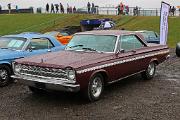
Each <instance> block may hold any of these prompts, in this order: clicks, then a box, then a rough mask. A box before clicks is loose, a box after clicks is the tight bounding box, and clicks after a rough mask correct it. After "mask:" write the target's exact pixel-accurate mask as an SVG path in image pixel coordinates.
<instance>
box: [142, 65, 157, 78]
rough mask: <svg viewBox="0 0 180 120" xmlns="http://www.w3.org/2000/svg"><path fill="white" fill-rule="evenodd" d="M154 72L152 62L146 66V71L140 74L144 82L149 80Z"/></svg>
mask: <svg viewBox="0 0 180 120" xmlns="http://www.w3.org/2000/svg"><path fill="white" fill-rule="evenodd" d="M155 72H156V64H155V63H154V62H151V63H150V64H149V65H148V67H147V69H146V71H144V72H142V73H141V74H142V77H143V78H144V79H145V80H150V79H152V78H153V77H154V75H155Z"/></svg>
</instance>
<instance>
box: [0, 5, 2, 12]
mask: <svg viewBox="0 0 180 120" xmlns="http://www.w3.org/2000/svg"><path fill="white" fill-rule="evenodd" d="M1 11H2V6H1V5H0V14H1Z"/></svg>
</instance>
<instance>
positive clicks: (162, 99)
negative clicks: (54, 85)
mask: <svg viewBox="0 0 180 120" xmlns="http://www.w3.org/2000/svg"><path fill="white" fill-rule="evenodd" d="M173 53H174V51H173V50H172V53H171V55H172V56H174V54H173ZM0 93H1V97H0V119H1V120H49V119H52V120H54V119H55V120H56V119H57V120H64V119H65V120H71V119H75V120H76V119H78V120H97V119H98V120H101V119H102V120H136V119H137V120H152V119H155V120H180V114H179V113H180V58H177V57H171V59H170V60H168V61H166V62H164V63H163V64H161V65H159V66H158V68H157V72H156V75H155V77H154V79H153V80H150V81H143V80H142V78H141V77H140V75H135V76H133V77H130V78H127V79H125V80H122V81H120V82H118V83H115V84H113V85H110V86H108V87H106V88H105V91H104V94H103V96H102V98H101V100H99V101H97V102H95V103H88V102H86V101H85V100H84V99H83V98H82V97H81V96H80V95H79V94H72V93H46V94H42V95H39V96H37V95H34V94H32V93H31V92H30V91H29V90H28V88H27V87H26V86H23V85H19V84H18V83H16V84H11V85H10V86H8V87H4V88H0Z"/></svg>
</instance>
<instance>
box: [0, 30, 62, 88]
mask: <svg viewBox="0 0 180 120" xmlns="http://www.w3.org/2000/svg"><path fill="white" fill-rule="evenodd" d="M64 48H65V46H64V45H62V44H61V43H60V42H58V41H57V40H56V39H55V38H54V37H52V36H48V35H43V34H42V35H41V34H33V33H32V34H28V33H27V34H25V33H23V34H18V35H7V36H3V37H0V87H3V86H6V85H8V84H9V83H10V82H11V81H12V80H11V78H10V76H11V75H12V74H13V70H12V66H11V62H12V61H13V60H15V59H19V58H24V57H28V56H32V55H39V54H44V53H47V52H54V51H59V50H63V49H64Z"/></svg>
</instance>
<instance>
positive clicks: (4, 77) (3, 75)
mask: <svg viewBox="0 0 180 120" xmlns="http://www.w3.org/2000/svg"><path fill="white" fill-rule="evenodd" d="M10 75H11V70H10V68H9V67H8V66H5V65H0V87H4V86H7V85H8V84H9V83H10V81H11V77H10Z"/></svg>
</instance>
